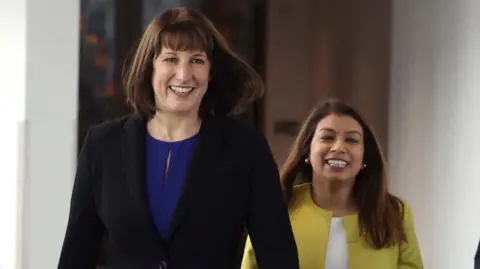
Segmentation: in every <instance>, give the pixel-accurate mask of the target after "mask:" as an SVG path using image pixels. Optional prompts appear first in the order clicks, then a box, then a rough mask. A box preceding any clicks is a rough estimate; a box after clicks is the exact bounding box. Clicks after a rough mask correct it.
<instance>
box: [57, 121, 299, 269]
mask: <svg viewBox="0 0 480 269" xmlns="http://www.w3.org/2000/svg"><path fill="white" fill-rule="evenodd" d="M145 135H146V122H145V121H144V120H142V119H141V118H140V117H139V116H137V115H136V114H132V115H129V116H126V117H123V118H120V119H117V120H114V121H110V122H107V123H103V124H101V125H99V126H96V127H94V128H92V129H91V130H90V131H89V133H88V134H87V137H86V138H85V142H84V146H83V148H82V150H81V152H80V155H79V159H78V168H77V173H76V176H75V183H74V187H73V193H72V199H71V208H70V217H69V221H68V227H67V231H66V235H65V240H64V243H63V248H62V252H61V257H60V261H59V265H58V268H59V269H76V268H78V269H91V268H95V264H96V261H97V258H98V254H99V248H100V244H101V240H102V237H103V236H105V237H106V255H107V268H109V269H159V268H160V269H199V268H205V269H215V268H218V269H230V268H232V269H233V268H235V265H236V263H237V256H238V249H239V247H240V245H239V244H241V243H242V235H243V234H244V228H245V227H246V228H247V229H248V232H249V234H250V236H251V240H252V243H253V246H254V248H255V253H256V256H257V259H258V264H259V268H260V269H270V268H271V269H281V268H285V269H287V268H288V269H296V268H299V265H298V255H297V248H296V244H295V240H294V236H293V232H292V228H291V226H290V222H289V216H288V211H287V206H286V203H285V202H284V200H283V196H282V192H281V186H280V181H279V176H278V171H277V167H276V165H275V162H274V159H273V157H272V154H271V152H270V149H269V147H268V144H267V142H266V140H265V139H264V137H263V136H262V135H260V134H258V133H257V132H255V131H254V129H253V128H250V127H247V126H246V125H243V124H241V123H238V122H236V121H234V120H231V119H227V118H217V117H209V118H207V119H205V120H204V121H203V123H202V126H201V128H200V131H199V134H198V135H199V137H198V140H197V144H196V148H195V149H194V152H193V154H192V159H191V162H190V165H189V168H188V171H187V177H186V181H185V185H184V189H183V193H182V196H181V197H180V200H179V202H178V205H177V210H176V212H175V214H174V217H173V220H172V223H171V227H170V234H169V236H168V238H167V239H162V238H161V237H160V235H159V233H158V231H157V229H156V228H155V225H154V224H153V220H152V218H151V215H150V211H149V208H148V203H147V196H146V192H147V190H146V182H145V161H144V159H145Z"/></svg>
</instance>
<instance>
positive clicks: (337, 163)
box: [325, 159, 348, 168]
mask: <svg viewBox="0 0 480 269" xmlns="http://www.w3.org/2000/svg"><path fill="white" fill-rule="evenodd" d="M325 163H326V164H328V165H329V166H331V167H334V168H345V167H346V166H347V165H348V162H347V161H345V160H341V159H329V160H326V161H325Z"/></svg>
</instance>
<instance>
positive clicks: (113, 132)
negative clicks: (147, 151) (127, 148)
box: [86, 114, 143, 144]
mask: <svg viewBox="0 0 480 269" xmlns="http://www.w3.org/2000/svg"><path fill="white" fill-rule="evenodd" d="M127 124H143V121H142V119H141V118H140V116H138V115H137V114H128V115H125V116H122V117H119V118H116V119H112V120H108V121H105V122H102V123H99V124H96V125H94V126H92V127H91V128H90V130H89V131H88V135H87V138H86V139H88V142H89V143H91V144H92V143H93V144H98V143H104V142H107V141H110V140H115V139H116V138H118V137H120V136H121V134H122V133H123V132H124V130H125V126H126V125H127Z"/></svg>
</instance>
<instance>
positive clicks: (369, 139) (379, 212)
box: [280, 99, 407, 249]
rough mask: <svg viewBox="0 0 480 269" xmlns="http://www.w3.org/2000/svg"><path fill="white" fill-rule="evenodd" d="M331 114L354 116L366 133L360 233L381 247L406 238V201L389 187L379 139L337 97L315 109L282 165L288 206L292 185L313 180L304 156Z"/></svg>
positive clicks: (358, 182)
mask: <svg viewBox="0 0 480 269" xmlns="http://www.w3.org/2000/svg"><path fill="white" fill-rule="evenodd" d="M330 114H336V115H339V116H349V117H352V118H353V119H355V120H356V121H357V122H358V123H359V124H360V126H361V127H362V129H363V133H364V147H365V150H364V158H363V161H364V163H365V164H366V165H367V166H366V167H365V168H364V169H362V170H361V171H360V172H359V173H358V174H357V176H356V178H355V184H354V186H353V190H352V196H353V199H354V201H355V203H356V206H357V208H358V222H359V223H358V225H359V227H360V235H361V236H363V237H364V238H365V239H366V240H367V241H368V242H370V243H371V245H372V246H373V247H375V248H378V249H380V248H386V247H389V246H392V245H398V244H400V243H402V242H406V240H407V238H406V234H405V228H404V224H403V215H404V211H403V208H404V204H403V202H402V201H401V200H400V199H399V198H397V197H395V196H394V195H392V194H390V193H389V192H388V190H387V175H386V174H387V173H386V168H385V166H386V164H385V160H384V157H383V154H382V151H381V150H380V146H379V144H378V142H377V139H376V138H375V136H374V134H373V132H372V129H371V128H370V127H369V126H368V125H367V123H366V122H365V121H364V120H363V118H362V117H361V116H360V114H359V113H358V112H357V111H355V109H353V108H352V107H351V106H348V105H347V104H345V103H344V102H342V101H340V100H337V99H329V100H327V101H326V102H324V103H321V104H320V105H318V106H316V107H315V108H314V109H313V111H312V112H311V114H310V115H309V117H308V118H307V120H306V121H305V123H304V124H303V126H302V128H301V130H300V133H299V134H298V136H297V138H296V140H295V142H294V144H293V147H292V150H291V152H290V154H289V156H288V158H287V160H286V162H285V164H284V166H283V169H282V171H281V175H280V176H281V181H282V185H283V188H284V191H285V197H286V200H287V203H288V205H289V207H292V206H293V202H294V199H295V197H293V195H292V193H293V186H294V185H295V184H299V183H305V182H311V181H312V176H313V171H312V166H311V165H309V164H306V163H305V158H306V157H308V154H309V150H310V143H311V141H312V138H313V135H314V133H315V129H316V128H317V125H318V123H319V122H320V121H321V120H322V119H323V118H325V117H326V116H328V115H330Z"/></svg>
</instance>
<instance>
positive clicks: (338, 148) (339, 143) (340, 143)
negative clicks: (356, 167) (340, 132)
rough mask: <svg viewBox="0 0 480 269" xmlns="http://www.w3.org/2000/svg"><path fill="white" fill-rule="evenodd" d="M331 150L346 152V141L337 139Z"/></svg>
mask: <svg viewBox="0 0 480 269" xmlns="http://www.w3.org/2000/svg"><path fill="white" fill-rule="evenodd" d="M330 150H331V151H335V152H337V151H339V152H345V151H346V149H345V142H344V141H343V140H342V139H337V140H335V142H334V143H333V145H332V148H331V149H330Z"/></svg>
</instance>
